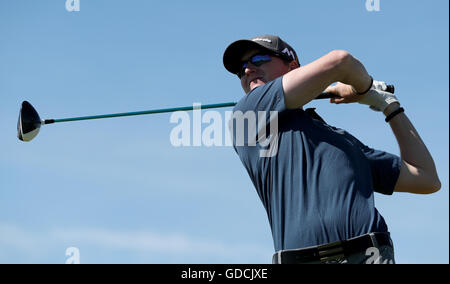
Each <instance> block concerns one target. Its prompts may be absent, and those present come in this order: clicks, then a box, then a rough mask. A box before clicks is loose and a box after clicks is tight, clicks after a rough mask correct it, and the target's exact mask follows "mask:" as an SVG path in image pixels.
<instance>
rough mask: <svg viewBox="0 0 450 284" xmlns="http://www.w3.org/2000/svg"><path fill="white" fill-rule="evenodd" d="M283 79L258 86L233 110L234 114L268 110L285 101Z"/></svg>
mask: <svg viewBox="0 0 450 284" xmlns="http://www.w3.org/2000/svg"><path fill="white" fill-rule="evenodd" d="M283 96H284V94H283V87H282V85H281V77H279V78H277V79H275V80H273V81H270V82H267V83H266V84H264V85H262V86H258V87H256V88H255V89H253V90H252V91H251V92H249V93H248V94H246V95H244V96H243V97H242V98H241V99H240V100H239V101H238V102H237V104H236V106H235V107H234V108H233V112H235V111H242V112H246V111H248V110H266V109H267V107H268V105H270V104H271V103H273V101H274V100H276V101H281V100H282V101H284V97H283Z"/></svg>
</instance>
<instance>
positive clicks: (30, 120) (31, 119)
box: [17, 101, 42, 142]
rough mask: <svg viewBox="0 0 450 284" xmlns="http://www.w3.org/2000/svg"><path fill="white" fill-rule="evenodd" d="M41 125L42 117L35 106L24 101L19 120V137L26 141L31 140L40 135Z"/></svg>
mask: <svg viewBox="0 0 450 284" xmlns="http://www.w3.org/2000/svg"><path fill="white" fill-rule="evenodd" d="M41 125H42V122H41V118H40V117H39V114H38V113H37V111H36V110H35V109H34V107H33V106H32V105H31V104H30V103H29V102H27V101H23V102H22V108H21V109H20V113H19V120H18V121H17V137H18V138H19V139H20V140H21V141H24V142H28V141H31V140H33V138H34V137H36V135H38V133H39V130H40V128H41Z"/></svg>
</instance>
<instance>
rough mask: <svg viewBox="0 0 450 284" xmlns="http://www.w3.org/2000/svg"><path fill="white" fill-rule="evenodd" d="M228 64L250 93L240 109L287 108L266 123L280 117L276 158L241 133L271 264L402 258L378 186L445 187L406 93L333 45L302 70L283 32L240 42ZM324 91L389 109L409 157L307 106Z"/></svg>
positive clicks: (389, 190)
mask: <svg viewBox="0 0 450 284" xmlns="http://www.w3.org/2000/svg"><path fill="white" fill-rule="evenodd" d="M223 63H224V65H225V68H226V69H227V70H228V71H230V72H231V73H233V74H236V75H237V76H238V77H239V79H240V83H241V86H242V89H243V90H244V92H245V96H244V97H243V98H242V99H241V100H240V101H239V102H238V103H237V105H236V106H235V108H234V110H233V112H234V113H236V112H238V111H240V112H242V113H247V112H249V111H250V112H255V113H257V112H262V111H263V112H267V113H269V112H271V111H272V112H274V113H277V114H278V116H277V120H275V121H274V120H271V118H270V117H271V116H269V115H267V116H266V119H265V120H264V121H258V125H260V124H261V123H263V124H265V127H264V128H268V126H269V125H270V124H271V123H278V128H277V133H275V134H276V135H272V136H271V137H276V138H275V139H277V141H276V142H277V151H276V154H274V155H272V156H270V157H264V156H261V155H260V150H261V149H265V148H264V147H267V145H262V144H260V143H256V145H250V143H245V144H244V145H238V143H236V139H234V138H233V139H234V140H233V143H234V149H235V150H236V152H237V154H238V155H239V158H240V159H241V161H242V163H243V165H244V167H245V168H246V170H247V172H248V174H249V176H250V178H251V180H252V182H253V184H254V186H255V188H256V191H257V193H258V195H259V197H260V199H261V201H262V202H263V205H264V207H265V209H266V211H267V216H268V218H269V223H270V227H271V230H272V236H273V241H274V246H275V254H274V255H273V258H272V262H273V263H394V261H395V260H394V249H393V244H392V240H391V238H390V235H389V231H388V226H387V225H386V222H385V221H384V219H383V217H382V216H381V214H380V213H379V212H378V211H377V209H376V208H375V205H374V192H378V193H381V194H386V195H391V194H393V192H410V193H416V194H428V193H433V192H436V191H438V190H439V189H440V187H441V184H440V181H439V178H438V176H437V173H436V168H435V165H434V161H433V158H432V157H431V155H430V153H429V152H428V150H427V147H426V146H425V144H424V143H423V141H422V140H421V138H420V136H419V134H418V133H417V131H416V130H415V128H414V126H413V125H412V124H411V122H410V121H409V119H408V117H407V116H406V114H405V111H404V109H403V108H402V107H401V106H400V103H399V101H398V99H397V98H396V97H395V96H394V95H393V94H391V93H388V92H385V91H384V90H386V88H385V86H386V85H385V84H384V83H383V82H379V81H376V80H373V78H372V77H371V76H370V75H369V74H368V73H367V71H366V69H365V68H364V66H363V65H362V64H361V62H359V61H358V60H357V59H356V58H355V57H353V56H352V55H351V54H349V53H348V52H346V51H342V50H334V51H331V52H330V53H328V54H326V55H324V56H323V57H321V58H319V59H317V60H315V61H314V62H312V63H310V64H308V65H305V66H301V67H300V63H299V60H298V57H297V53H296V52H295V50H294V49H293V48H292V47H291V46H290V45H289V44H287V43H286V42H284V41H283V40H282V39H281V38H279V37H277V36H272V35H263V36H258V37H255V38H253V39H251V40H245V39H244V40H239V41H236V42H233V43H232V44H231V45H229V46H228V47H227V49H226V50H225V53H224V57H223ZM335 82H338V83H337V84H336V85H332V84H333V83H335ZM323 91H326V92H330V93H333V94H335V95H337V96H338V98H335V99H330V102H331V103H334V104H341V103H360V104H365V105H369V106H370V109H372V110H375V111H379V112H380V114H381V113H382V114H384V116H385V121H386V122H387V123H389V125H390V127H391V129H392V132H393V133H394V135H395V137H396V139H397V142H398V145H399V147H400V153H401V157H398V156H396V155H393V154H390V153H387V152H384V151H380V150H375V149H372V148H370V147H368V146H366V145H365V144H363V143H362V142H360V141H359V140H358V139H357V138H355V137H354V136H352V135H351V134H350V133H348V132H347V131H345V130H342V129H339V128H336V127H333V126H330V125H328V124H327V123H325V122H324V121H323V120H322V119H321V118H320V116H318V115H317V114H316V113H315V112H314V110H313V109H308V110H303V107H304V106H305V105H306V104H307V103H308V102H310V101H311V100H313V99H314V98H316V97H317V96H318V95H319V94H320V93H322V92H323ZM368 109H369V107H368ZM233 117H234V116H233ZM355 119H358V120H360V121H364V119H365V118H364V117H355ZM381 119H382V117H381V115H380V121H381ZM248 127H251V126H250V124H249V126H248ZM367 127H370V123H369V122H367ZM258 128H259V126H258ZM247 130H251V129H247ZM255 131H256V130H255ZM255 131H254V132H253V133H256V132H255Z"/></svg>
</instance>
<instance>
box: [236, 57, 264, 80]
mask: <svg viewBox="0 0 450 284" xmlns="http://www.w3.org/2000/svg"><path fill="white" fill-rule="evenodd" d="M271 60H272V58H271V57H270V55H255V56H253V57H252V58H250V60H249V61H247V62H243V63H242V67H241V70H239V73H238V74H237V75H238V77H239V79H240V78H242V77H243V76H244V74H245V68H247V66H248V62H251V63H252V64H253V65H255V66H258V67H259V66H261V65H263V64H264V63H266V62H270V61H271Z"/></svg>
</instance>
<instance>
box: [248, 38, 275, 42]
mask: <svg viewBox="0 0 450 284" xmlns="http://www.w3.org/2000/svg"><path fill="white" fill-rule="evenodd" d="M253 41H265V42H268V43H272V41H271V40H270V39H268V38H261V37H257V38H254V39H253Z"/></svg>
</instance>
